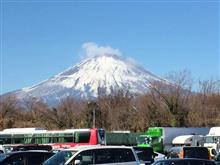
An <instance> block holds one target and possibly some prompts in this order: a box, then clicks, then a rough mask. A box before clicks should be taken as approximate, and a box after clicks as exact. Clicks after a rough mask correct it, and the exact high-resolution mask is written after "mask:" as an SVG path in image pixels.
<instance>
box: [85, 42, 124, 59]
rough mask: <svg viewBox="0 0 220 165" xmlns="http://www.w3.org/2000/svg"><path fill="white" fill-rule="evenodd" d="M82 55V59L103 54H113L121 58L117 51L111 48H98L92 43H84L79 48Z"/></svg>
mask: <svg viewBox="0 0 220 165" xmlns="http://www.w3.org/2000/svg"><path fill="white" fill-rule="evenodd" d="M81 49H82V54H81V55H83V56H84V57H93V56H99V55H104V54H114V55H117V56H121V55H122V53H121V52H120V50H118V49H114V48H112V47H111V46H99V45H97V44H96V43H94V42H87V43H84V44H83V45H82V47H81Z"/></svg>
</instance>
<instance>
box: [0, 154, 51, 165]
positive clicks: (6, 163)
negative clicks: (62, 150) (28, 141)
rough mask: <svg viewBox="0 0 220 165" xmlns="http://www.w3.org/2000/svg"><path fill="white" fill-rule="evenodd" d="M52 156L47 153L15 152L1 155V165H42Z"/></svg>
mask: <svg viewBox="0 0 220 165" xmlns="http://www.w3.org/2000/svg"><path fill="white" fill-rule="evenodd" d="M52 155H54V153H53V152H47V151H15V152H10V153H5V154H0V165H41V164H42V163H43V162H44V161H45V160H47V159H48V158H49V157H51V156H52Z"/></svg>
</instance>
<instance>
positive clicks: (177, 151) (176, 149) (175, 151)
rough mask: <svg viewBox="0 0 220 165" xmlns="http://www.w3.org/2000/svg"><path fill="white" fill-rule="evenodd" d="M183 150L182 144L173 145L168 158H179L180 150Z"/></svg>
mask: <svg viewBox="0 0 220 165" xmlns="http://www.w3.org/2000/svg"><path fill="white" fill-rule="evenodd" d="M182 150H183V147H182V146H175V147H171V148H170V149H169V151H168V153H167V157H168V158H179V157H180V152H181V151H182Z"/></svg>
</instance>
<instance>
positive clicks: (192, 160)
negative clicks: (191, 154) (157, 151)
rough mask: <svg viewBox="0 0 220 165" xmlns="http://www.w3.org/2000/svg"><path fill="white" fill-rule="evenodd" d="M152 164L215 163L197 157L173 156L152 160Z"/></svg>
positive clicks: (203, 164) (199, 164)
mask: <svg viewBox="0 0 220 165" xmlns="http://www.w3.org/2000/svg"><path fill="white" fill-rule="evenodd" d="M152 165H215V162H214V161H211V160H205V159H197V158H184V159H181V158H173V159H164V160H158V161H156V162H154V163H153V164H152Z"/></svg>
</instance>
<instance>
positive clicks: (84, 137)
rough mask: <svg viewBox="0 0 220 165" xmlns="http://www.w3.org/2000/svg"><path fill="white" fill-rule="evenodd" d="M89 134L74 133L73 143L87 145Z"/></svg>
mask: <svg viewBox="0 0 220 165" xmlns="http://www.w3.org/2000/svg"><path fill="white" fill-rule="evenodd" d="M89 140H90V132H89V131H88V132H75V143H89Z"/></svg>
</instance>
